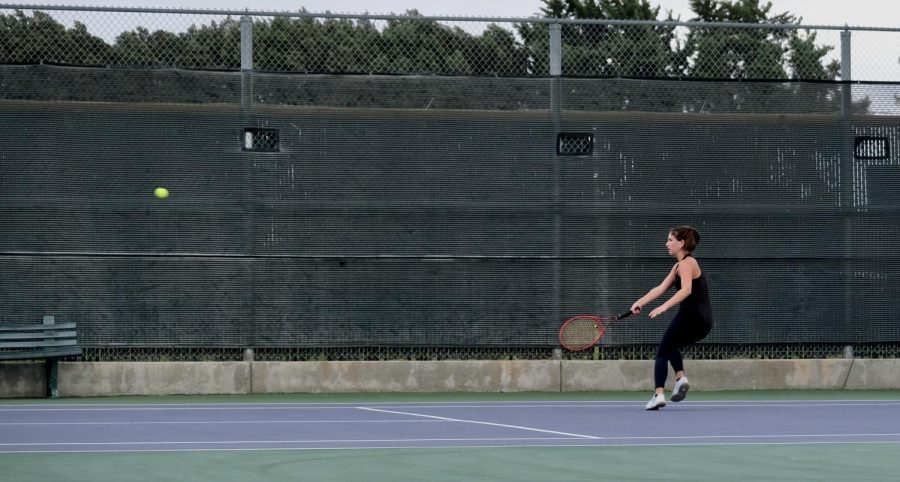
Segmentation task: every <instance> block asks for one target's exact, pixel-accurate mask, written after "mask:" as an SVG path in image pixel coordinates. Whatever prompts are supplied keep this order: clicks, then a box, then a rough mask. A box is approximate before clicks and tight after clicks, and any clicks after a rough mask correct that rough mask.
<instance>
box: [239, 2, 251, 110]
mask: <svg viewBox="0 0 900 482" xmlns="http://www.w3.org/2000/svg"><path fill="white" fill-rule="evenodd" d="M252 103H253V19H252V18H250V16H249V15H244V16H243V17H241V114H242V116H244V117H246V116H249V115H250V111H251V108H252Z"/></svg>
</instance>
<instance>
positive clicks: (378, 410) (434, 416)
mask: <svg viewBox="0 0 900 482" xmlns="http://www.w3.org/2000/svg"><path fill="white" fill-rule="evenodd" d="M357 408H358V409H360V410H368V411H371V412H382V413H393V414H396V415H409V416H411V417H423V418H429V419H436V420H446V421H449V422H462V423H474V424H477V425H489V426H491V427H504V428H513V429H517V430H528V431H531V432H541V433H550V434H554V435H565V436H567V437H578V438H589V439H599V438H602V437H594V436H592V435H582V434H577V433H568V432H557V431H555V430H543V429H539V428H533V427H522V426H520V425H507V424H505V423H494V422H481V421H478V420H464V419H460V418H449V417H438V416H436V415H425V414H421V413H412V412H398V411H394V410H383V409H380V408H370V407H357Z"/></svg>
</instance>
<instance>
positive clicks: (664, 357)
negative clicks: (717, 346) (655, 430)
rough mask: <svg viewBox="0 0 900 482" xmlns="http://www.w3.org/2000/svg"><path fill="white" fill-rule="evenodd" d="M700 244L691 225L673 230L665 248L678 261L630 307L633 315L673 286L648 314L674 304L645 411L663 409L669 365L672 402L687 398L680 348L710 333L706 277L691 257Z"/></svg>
mask: <svg viewBox="0 0 900 482" xmlns="http://www.w3.org/2000/svg"><path fill="white" fill-rule="evenodd" d="M699 242H700V233H698V232H697V230H696V229H694V228H692V227H690V226H680V227H676V228H672V229H671V230H670V231H669V236H668V238H667V240H666V249H668V251H669V255H670V256H672V257H674V258H675V259H677V260H678V262H677V263H675V266H673V267H672V269H671V270H670V271H669V274H668V275H667V276H666V277H665V279H663V281H662V283H660V284H659V286H657V287H655V288H653V289H652V290H650V291H648V292H647V294H646V295H644V296H642V297H641V299H639V300H637V301H635V302H634V304H633V305H631V311H632V312H634V313H635V314H638V313H640V312H641V309H642V308H643V307H644V305H646V304H647V303H650V302H651V301H653V300H655V299H657V298H659V297H660V296H662V295H663V294H664V293H665V292H666V291H668V290H669V288H671V287H672V286H674V287H675V290H676V291H675V294H674V295H672V297H671V298H669V299H668V300H667V301H666V302H665V303H663V304H662V305H660V306H658V307H656V308H654V309H653V311H651V312H650V318H656V317H657V316H659V315H661V314H663V313H665V312H666V311H667V310H669V309H670V308H672V307H673V306H675V305H679V306H678V313H676V314H675V318H673V319H672V322H671V323H669V327H668V328H667V329H666V332H665V334H663V337H662V340H661V341H660V342H659V348H658V349H657V352H656V366H655V367H654V371H653V378H654V382H655V383H656V392H655V393H654V394H653V397H652V398H651V399H650V401H649V402H647V406H646V407H644V408H646V409H647V410H659V409H660V408H662V407H665V406H666V395H665V388H664V387H665V385H666V376H667V375H668V371H669V366H668V365H669V363H671V364H672V369H673V370H675V388H673V389H672V401H673V402H680V401H682V400H684V397H685V396H686V395H687V391H688V388H690V385H689V384H688V379H687V377H686V376H684V361H683V359H682V358H681V349H682V348H684V347H686V346H688V345H690V344H691V343H696V342H698V341H700V340H702V339H703V338H705V337H706V335H708V334H709V332H710V330H712V325H713V319H712V307H711V306H710V304H709V291H708V289H707V285H706V278H705V277H704V276H703V271H701V270H700V264H699V263H697V260H696V259H694V257H693V256H692V255H691V253H693V251H694V249H695V248H696V247H697V243H699Z"/></svg>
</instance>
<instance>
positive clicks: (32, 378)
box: [0, 359, 900, 398]
mask: <svg viewBox="0 0 900 482" xmlns="http://www.w3.org/2000/svg"><path fill="white" fill-rule="evenodd" d="M688 370H689V375H690V377H691V380H692V387H693V388H694V389H695V390H704V391H713V390H753V389H900V360H896V359H826V360H691V361H689V363H688ZM652 372H653V362H652V361H568V360H563V361H559V360H521V361H477V360H473V361H416V362H411V361H386V362H327V361H323V362H91V363H88V362H68V363H60V367H59V394H60V396H63V397H93V396H114V395H168V394H247V393H341V392H516V391H529V392H559V391H563V392H578V391H640V390H650V389H651V387H652ZM45 383H46V381H45V376H44V367H43V364H42V363H27V362H26V363H0V398H26V397H43V396H44V393H45ZM671 383H672V378H671V377H670V379H669V384H670V385H671Z"/></svg>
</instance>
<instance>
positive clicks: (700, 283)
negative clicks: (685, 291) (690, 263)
mask: <svg viewBox="0 0 900 482" xmlns="http://www.w3.org/2000/svg"><path fill="white" fill-rule="evenodd" d="M675 289H676V290H680V289H681V277H680V276H675ZM678 312H679V314H684V315H689V316H691V317H699V318H700V319H701V320H702V321H703V322H704V323H706V324H707V325H710V326H711V325H712V322H713V318H712V305H711V304H710V303H709V286H707V284H706V276H704V275H703V273H700V276H698V277H696V278H694V279H693V280H692V281H691V294H690V295H688V297H687V298H685V299H684V300H683V301H682V302H681V303H680V304H679V305H678Z"/></svg>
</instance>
